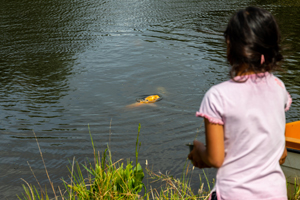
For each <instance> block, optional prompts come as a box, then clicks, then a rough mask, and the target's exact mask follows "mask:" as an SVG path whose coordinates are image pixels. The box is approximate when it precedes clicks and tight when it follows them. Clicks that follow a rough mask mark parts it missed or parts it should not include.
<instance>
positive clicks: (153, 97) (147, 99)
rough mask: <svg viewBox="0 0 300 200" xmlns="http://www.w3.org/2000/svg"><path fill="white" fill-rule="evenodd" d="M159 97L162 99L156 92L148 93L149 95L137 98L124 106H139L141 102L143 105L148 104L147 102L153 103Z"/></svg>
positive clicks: (158, 99)
mask: <svg viewBox="0 0 300 200" xmlns="http://www.w3.org/2000/svg"><path fill="white" fill-rule="evenodd" d="M161 99H162V97H160V96H159V95H157V94H155V95H150V96H145V97H143V98H139V99H137V100H136V103H133V104H130V105H128V106H126V108H134V107H138V106H141V105H143V104H144V105H145V104H149V103H155V102H157V101H160V100H161ZM152 105H153V104H152ZM153 106H155V105H153Z"/></svg>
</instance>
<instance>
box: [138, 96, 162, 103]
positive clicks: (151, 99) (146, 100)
mask: <svg viewBox="0 0 300 200" xmlns="http://www.w3.org/2000/svg"><path fill="white" fill-rule="evenodd" d="M159 99H161V97H160V96H158V95H150V96H147V97H145V98H142V99H137V100H136V101H137V102H138V103H155V102H156V101H157V100H159Z"/></svg>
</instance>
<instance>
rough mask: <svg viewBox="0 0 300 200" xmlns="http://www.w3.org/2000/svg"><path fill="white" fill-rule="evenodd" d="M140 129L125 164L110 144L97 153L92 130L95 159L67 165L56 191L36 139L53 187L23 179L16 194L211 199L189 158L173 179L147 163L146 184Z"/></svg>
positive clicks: (29, 199) (297, 190)
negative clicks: (195, 185) (196, 178)
mask: <svg viewBox="0 0 300 200" xmlns="http://www.w3.org/2000/svg"><path fill="white" fill-rule="evenodd" d="M140 129H141V125H140V124H139V126H138V134H137V139H136V146H135V157H136V159H135V164H134V163H133V161H130V160H129V159H128V160H127V162H126V164H125V163H124V161H123V160H122V159H121V160H118V161H116V162H113V159H112V155H111V151H110V149H109V146H107V148H106V149H105V150H104V152H103V153H102V154H101V153H99V152H96V149H95V146H94V141H93V138H92V134H91V132H90V130H89V133H90V138H91V143H92V149H93V159H94V160H93V162H89V161H87V162H86V163H85V164H80V163H78V162H77V161H76V160H75V158H74V159H73V161H72V162H70V164H69V166H68V170H69V173H70V180H69V181H66V180H64V179H62V184H63V185H64V187H63V188H60V187H57V188H58V191H55V190H54V185H53V183H52V182H51V179H50V175H49V174H48V171H47V168H46V164H45V161H44V158H43V153H42V151H41V149H40V146H39V143H38V141H37V139H36V141H37V144H38V147H39V151H40V156H41V159H42V161H43V164H44V167H45V172H46V174H47V177H48V180H49V183H50V187H51V190H50V192H47V188H46V187H45V188H43V187H42V186H41V185H40V183H39V182H38V181H37V183H38V187H36V186H34V185H32V184H29V183H28V182H26V181H25V180H23V179H22V180H23V181H24V183H25V184H23V185H22V186H23V189H24V192H23V194H22V195H21V196H17V197H18V198H19V199H20V200H52V199H53V200H60V199H61V200H92V199H93V200H98V199H99V200H100V199H109V200H110V199H111V200H113V199H134V200H135V199H147V200H148V199H154V200H164V199H178V200H179V199H195V200H196V199H197V200H206V199H208V197H209V192H210V190H211V189H212V188H211V184H210V183H209V181H208V178H207V177H206V174H205V172H204V170H203V174H204V178H205V179H204V181H203V180H202V177H201V176H200V175H199V180H200V188H199V189H198V190H197V191H194V190H192V188H191V186H190V181H191V177H192V176H194V174H193V172H194V167H191V166H190V162H189V161H188V160H186V162H185V165H184V168H183V172H182V176H181V178H174V177H173V176H171V175H170V174H169V173H166V174H163V173H161V172H158V173H155V172H153V170H150V169H149V168H148V164H147V162H146V168H145V173H146V174H147V176H148V179H149V180H150V184H149V180H148V179H147V186H145V184H144V183H143V179H144V177H145V174H144V169H143V168H142V167H141V165H140V163H139V162H138V155H139V150H140V146H141V143H140V142H139V136H140ZM34 135H35V134H34ZM29 167H30V165H29ZM30 169H31V167H30ZM32 172H33V171H32ZM84 174H87V175H84ZM33 175H34V173H33ZM34 177H35V175H34ZM35 178H36V177H35ZM36 180H37V179H36ZM144 182H145V181H144ZM204 182H206V183H207V188H208V189H207V190H206V191H205V190H204ZM158 183H159V184H160V186H159V187H158V188H154V186H153V185H155V186H157V185H158ZM212 184H213V183H212ZM298 185H299V184H298V179H296V178H295V186H294V189H293V191H292V193H293V194H292V195H290V197H289V199H290V200H294V199H295V200H296V199H300V187H299V186H298ZM50 193H51V194H50Z"/></svg>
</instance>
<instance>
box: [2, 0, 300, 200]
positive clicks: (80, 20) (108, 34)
mask: <svg viewBox="0 0 300 200" xmlns="http://www.w3.org/2000/svg"><path fill="white" fill-rule="evenodd" d="M276 2H277V1H246V0H243V1H233V0H227V1H225V0H223V1H204V0H197V1H182V0H170V1H156V0H142V1H135V0H126V1H123V0H122V1H118V0H108V1H103V0H100V1H83V0H78V1H64V0H61V1H57V0H52V1H28V0H24V1H22V2H19V1H8V0H4V1H2V3H1V6H0V27H1V31H0V49H1V51H0V68H1V70H0V73H1V74H0V75H1V78H0V136H1V140H0V143H1V145H0V155H1V158H0V169H1V171H0V197H1V199H16V196H15V195H16V194H20V193H22V192H23V189H22V187H21V184H22V183H23V182H22V181H21V180H20V178H23V179H25V180H26V181H28V182H29V183H32V184H35V185H37V184H36V182H35V179H34V177H33V175H32V173H31V171H30V168H29V167H28V164H27V161H28V162H29V164H30V165H31V167H32V169H33V171H34V173H35V175H36V176H37V178H38V180H39V182H40V183H41V185H45V184H48V180H47V177H46V174H45V171H44V166H43V163H42V160H41V158H40V154H39V149H38V146H37V143H36V140H35V138H34V134H33V131H32V130H34V132H35V133H36V135H37V137H38V141H39V145H40V147H41V149H42V152H43V156H44V159H45V163H46V166H47V169H48V171H49V174H50V177H51V180H52V181H53V182H54V184H55V185H59V183H61V180H60V178H61V177H64V178H65V179H67V177H68V175H69V172H68V170H67V167H66V166H67V165H68V163H69V160H70V161H71V160H73V157H74V156H75V157H76V159H77V160H78V161H79V162H83V161H85V159H86V158H87V157H88V158H91V157H92V147H91V142H90V138H89V131H88V124H89V126H90V130H91V132H92V134H93V138H94V142H95V146H96V148H97V149H98V150H99V151H103V150H104V148H105V147H106V144H107V143H110V147H111V150H112V153H113V158H114V159H116V160H117V159H119V158H131V159H133V158H134V155H135V154H134V151H135V139H136V136H137V127H138V124H139V123H141V126H142V128H141V135H140V141H141V142H142V146H141V150H140V159H139V160H140V162H141V163H142V165H143V166H144V163H145V160H146V159H147V160H148V162H149V165H150V166H151V167H153V170H154V171H161V172H166V171H170V172H171V174H173V175H175V176H179V175H180V174H181V172H182V168H183V166H184V163H185V161H186V157H187V154H188V147H186V146H185V144H186V143H189V142H191V141H192V140H193V139H194V137H195V136H196V134H197V132H198V137H197V138H198V139H199V140H201V141H204V136H203V122H202V119H200V118H196V117H194V115H195V111H196V110H197V109H198V107H199V105H200V102H201V99H202V97H203V95H204V93H205V92H206V91H207V90H208V89H209V88H210V87H211V86H212V85H214V84H216V83H219V82H221V81H224V80H227V78H228V75H227V74H228V69H229V67H228V64H227V63H226V57H225V56H226V55H225V48H226V46H225V44H224V39H223V36H222V35H223V31H224V29H225V26H226V23H227V21H228V19H229V18H230V16H231V14H232V13H233V12H234V11H235V10H236V9H239V8H245V7H246V6H248V5H257V6H260V7H264V8H266V9H268V10H270V11H271V12H272V13H273V14H274V15H275V16H276V18H277V19H278V22H279V24H280V28H281V31H282V35H283V44H284V45H285V47H286V48H285V50H284V55H285V56H286V62H285V63H284V65H283V69H284V71H283V72H279V73H278V74H277V75H278V76H279V77H280V78H281V79H282V80H283V81H284V82H285V83H286V86H287V89H288V91H289V92H290V93H291V96H292V98H293V104H292V107H291V109H290V111H289V112H288V113H287V121H296V120H299V115H298V113H299V106H298V105H299V103H300V100H299V95H300V87H299V83H300V79H299V77H300V76H299V75H300V72H299V67H298V66H299V61H300V55H299V53H298V52H300V49H299V48H300V47H299V44H300V37H299V36H298V33H299V24H300V18H299V17H298V10H299V9H298V7H299V5H297V3H295V5H290V4H288V3H285V4H279V3H276ZM157 93H158V94H161V95H162V96H163V100H162V101H159V102H158V103H156V104H153V105H143V106H138V107H135V106H128V105H131V104H133V103H134V102H135V100H136V98H138V97H140V96H142V95H147V94H157ZM197 130H198V131H197ZM206 172H207V174H208V176H209V177H210V179H212V178H213V177H214V173H215V170H213V169H209V170H207V171H206ZM196 173H202V172H201V171H200V170H197V171H196ZM192 183H193V184H194V187H195V188H196V187H197V184H198V182H197V176H195V180H193V182H192Z"/></svg>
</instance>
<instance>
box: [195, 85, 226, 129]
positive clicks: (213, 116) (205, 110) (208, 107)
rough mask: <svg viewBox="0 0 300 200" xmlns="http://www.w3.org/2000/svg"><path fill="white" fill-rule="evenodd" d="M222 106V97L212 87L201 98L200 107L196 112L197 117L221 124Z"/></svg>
mask: <svg viewBox="0 0 300 200" xmlns="http://www.w3.org/2000/svg"><path fill="white" fill-rule="evenodd" d="M223 114H224V106H223V101H222V97H221V95H220V94H219V92H218V91H217V90H216V89H215V88H214V87H212V88H210V89H209V90H208V91H207V92H206V94H205V95H204V98H203V99H202V102H201V105H200V109H199V111H198V112H196V116H197V117H204V118H206V119H208V121H209V122H211V123H214V124H221V125H223V124H224V122H223Z"/></svg>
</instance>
